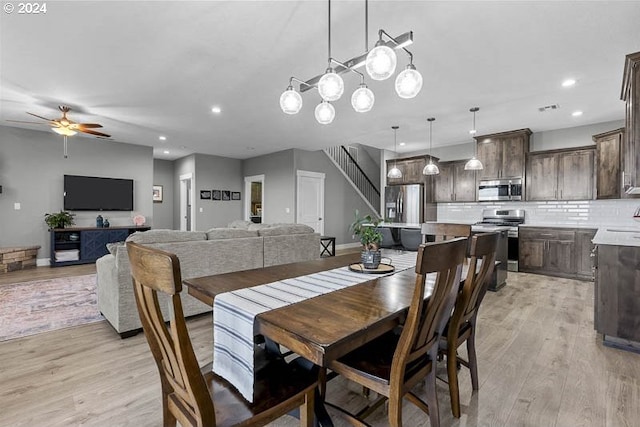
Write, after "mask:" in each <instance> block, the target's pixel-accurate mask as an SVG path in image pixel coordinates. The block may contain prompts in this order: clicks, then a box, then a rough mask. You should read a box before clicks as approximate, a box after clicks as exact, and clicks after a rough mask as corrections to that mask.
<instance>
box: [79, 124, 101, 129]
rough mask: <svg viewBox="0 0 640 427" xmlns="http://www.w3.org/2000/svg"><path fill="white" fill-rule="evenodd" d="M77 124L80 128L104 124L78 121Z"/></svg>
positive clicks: (98, 126)
mask: <svg viewBox="0 0 640 427" xmlns="http://www.w3.org/2000/svg"><path fill="white" fill-rule="evenodd" d="M75 125H76V127H78V128H79V129H82V128H101V127H102V125H101V124H98V123H76V124H75Z"/></svg>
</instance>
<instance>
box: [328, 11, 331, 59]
mask: <svg viewBox="0 0 640 427" xmlns="http://www.w3.org/2000/svg"><path fill="white" fill-rule="evenodd" d="M328 3H329V13H328V15H329V16H328V18H329V19H328V26H329V31H328V34H329V46H328V49H327V50H328V54H329V55H328V56H327V58H328V61H329V68H331V0H328Z"/></svg>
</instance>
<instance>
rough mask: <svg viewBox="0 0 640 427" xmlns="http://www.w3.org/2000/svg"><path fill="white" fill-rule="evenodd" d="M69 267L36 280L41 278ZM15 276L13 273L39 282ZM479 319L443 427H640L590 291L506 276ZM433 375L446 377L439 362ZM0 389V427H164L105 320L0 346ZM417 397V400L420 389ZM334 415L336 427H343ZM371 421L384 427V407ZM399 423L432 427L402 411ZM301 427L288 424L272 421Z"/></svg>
mask: <svg viewBox="0 0 640 427" xmlns="http://www.w3.org/2000/svg"><path fill="white" fill-rule="evenodd" d="M82 267H85V266H82ZM66 268H68V267H65V268H56V269H48V270H53V272H51V271H49V272H44V271H43V272H39V273H38V279H39V278H42V277H43V275H45V274H51V273H56V272H61V273H64V274H66V272H65V269H66ZM36 270H39V269H36ZM90 273H91V271H89V272H86V271H85V270H82V273H77V272H75V274H90ZM22 274H23V276H20V275H16V276H20V277H27V279H26V280H38V279H36V278H33V277H28V274H26V275H25V273H22ZM69 275H74V273H73V272H72V273H69ZM14 278H15V277H14ZM14 281H16V280H14ZM0 283H2V282H0ZM7 283H8V282H7ZM478 322H479V327H478V335H477V351H478V359H479V379H480V390H479V391H478V392H475V393H474V392H472V390H471V381H470V378H469V373H468V371H467V370H466V369H465V368H463V369H462V370H461V371H460V374H459V380H460V397H461V407H462V417H461V418H460V419H455V418H453V416H452V415H451V410H450V406H449V395H448V390H447V386H446V384H445V383H443V382H441V381H438V385H437V389H438V397H439V401H440V418H441V423H442V425H443V426H456V427H477V426H532V427H533V426H536V427H537V426H545V427H546V426H557V427H570V426H571V427H573V426H584V427H596V426H597V427H601V426H605V427H618V426H636V425H638V424H637V422H638V420H639V419H640V403H639V402H640V356H639V355H637V354H634V353H629V352H624V351H621V350H617V349H612V348H608V347H604V346H603V345H602V344H601V337H599V336H598V335H597V334H596V333H595V331H594V330H593V284H592V283H588V282H580V281H574V280H568V279H557V278H549V277H545V276H537V275H531V274H513V273H510V274H509V279H508V284H507V286H506V287H505V288H503V289H502V290H500V291H499V292H497V293H491V292H490V293H489V294H488V295H487V297H486V299H485V301H484V302H483V306H482V308H481V310H480V315H479V320H478ZM211 323H212V322H211V314H205V315H202V316H199V317H196V318H193V319H190V320H189V322H188V325H189V330H190V334H191V337H192V341H193V344H194V347H195V351H196V354H197V356H198V358H199V360H200V363H201V364H204V363H207V362H209V361H211V358H212V341H213V332H212V326H211ZM460 353H461V355H463V356H464V355H465V350H464V348H461V349H460ZM438 372H439V376H441V377H442V378H446V371H445V370H444V363H442V364H440V366H439V367H438ZM0 384H1V387H0V408H2V415H1V416H0V426H12V427H13V426H25V427H27V426H29V427H32V426H45V425H46V426H51V427H56V426H80V425H82V426H136V427H139V426H140V427H146V426H149V427H151V426H158V425H161V406H160V400H159V398H160V383H159V378H158V373H157V370H156V367H155V364H154V362H153V359H152V357H151V354H150V352H149V348H148V345H147V343H146V340H145V338H144V335H140V334H139V335H137V336H135V337H132V338H129V339H126V340H121V339H120V338H119V337H118V336H117V334H116V333H115V332H114V331H113V329H112V328H111V327H110V326H109V325H108V324H107V323H106V322H98V323H94V324H90V325H84V326H79V327H74V328H68V329H63V330H58V331H54V332H48V333H43V334H39V335H34V336H31V337H25V338H19V339H15V340H10V341H6V342H2V343H0ZM360 390H361V388H360V387H357V386H353V385H349V384H347V382H346V381H344V380H343V379H341V378H338V379H336V380H333V381H331V382H330V383H329V384H328V395H329V399H330V400H331V401H332V402H339V403H341V404H342V405H343V406H344V407H346V408H347V409H349V410H354V411H355V410H357V409H360V408H361V407H362V406H363V405H364V404H365V403H366V402H367V399H366V398H365V397H363V396H362V394H361V392H360ZM415 392H416V393H417V394H418V395H419V396H423V397H424V388H423V387H422V386H421V385H419V386H417V387H416V390H415ZM372 394H373V393H372ZM332 414H334V415H335V417H334V419H335V421H336V425H337V426H339V427H342V426H346V425H348V423H346V422H345V421H344V419H342V418H340V416H339V415H337V414H335V413H333V412H332ZM368 421H369V422H370V423H371V425H373V426H386V425H388V424H387V422H386V413H385V412H384V408H380V409H378V410H377V411H376V412H374V413H373V414H372V415H371V417H370V418H369V419H368ZM404 421H405V426H412V427H413V426H416V427H418V426H428V425H429V421H428V417H427V416H426V415H425V414H423V413H422V412H421V411H420V410H418V409H417V408H415V407H414V406H413V405H412V404H411V403H408V402H405V404H404ZM297 425H298V422H297V420H295V419H293V418H291V417H288V416H285V417H283V418H281V419H279V420H277V421H276V422H274V423H272V426H283V427H285V426H286V427H294V426H297Z"/></svg>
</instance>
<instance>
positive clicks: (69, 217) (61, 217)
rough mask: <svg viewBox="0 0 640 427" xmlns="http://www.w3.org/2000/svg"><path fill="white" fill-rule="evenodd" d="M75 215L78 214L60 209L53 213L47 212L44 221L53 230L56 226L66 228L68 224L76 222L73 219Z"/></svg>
mask: <svg viewBox="0 0 640 427" xmlns="http://www.w3.org/2000/svg"><path fill="white" fill-rule="evenodd" d="M74 216H76V214H72V213H70V212H67V211H60V212H58V213H52V214H50V213H47V214H44V222H46V223H47V225H48V226H49V229H50V230H53V229H54V228H65V227H66V226H68V225H73V224H75V222H74V220H73V217H74Z"/></svg>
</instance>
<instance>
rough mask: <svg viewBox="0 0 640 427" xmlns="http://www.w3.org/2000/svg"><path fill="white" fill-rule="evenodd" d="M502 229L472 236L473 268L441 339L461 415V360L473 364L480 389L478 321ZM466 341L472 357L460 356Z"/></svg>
mask: <svg viewBox="0 0 640 427" xmlns="http://www.w3.org/2000/svg"><path fill="white" fill-rule="evenodd" d="M498 239H499V234H498V233H483V234H476V235H474V236H473V237H472V238H471V244H470V250H469V253H470V256H471V259H470V260H469V269H468V271H467V276H466V278H465V280H464V284H463V285H462V289H461V290H460V291H459V293H458V297H457V298H456V304H455V308H454V310H453V315H452V316H451V318H450V319H449V322H448V324H447V326H446V328H445V332H444V334H443V335H442V337H441V339H440V353H441V354H445V355H446V357H447V376H448V379H449V394H450V396H451V412H452V413H453V416H454V417H456V418H460V391H459V387H458V369H457V368H458V363H460V364H462V365H464V366H466V367H467V368H469V371H470V372H471V386H472V387H473V390H478V359H477V357H476V321H477V317H478V309H479V308H480V303H481V302H482V299H483V298H484V296H485V294H486V293H487V288H488V287H489V279H490V278H491V274H492V273H493V269H494V267H495V260H496V249H497V246H498ZM465 341H466V343H467V354H468V358H469V360H468V361H467V360H464V359H462V358H460V357H459V356H458V351H457V350H458V347H460V346H461V345H462V343H464V342H465Z"/></svg>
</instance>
